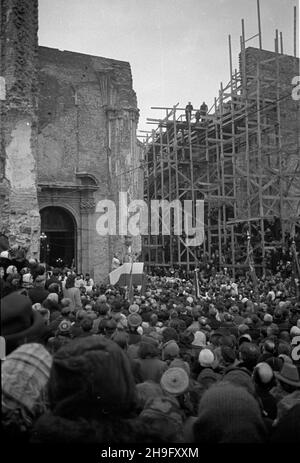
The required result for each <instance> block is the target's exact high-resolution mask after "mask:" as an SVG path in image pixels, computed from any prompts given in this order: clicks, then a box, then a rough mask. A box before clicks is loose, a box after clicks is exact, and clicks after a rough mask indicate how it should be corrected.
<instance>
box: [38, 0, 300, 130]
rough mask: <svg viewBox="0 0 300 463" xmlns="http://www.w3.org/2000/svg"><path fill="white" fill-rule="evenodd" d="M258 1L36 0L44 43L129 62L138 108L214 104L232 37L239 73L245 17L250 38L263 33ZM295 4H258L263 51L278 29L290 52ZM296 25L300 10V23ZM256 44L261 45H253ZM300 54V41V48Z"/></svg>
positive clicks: (293, 0)
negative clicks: (242, 19)
mask: <svg viewBox="0 0 300 463" xmlns="http://www.w3.org/2000/svg"><path fill="white" fill-rule="evenodd" d="M256 4H257V1H256V0H39V44H40V45H44V46H47V47H52V48H58V49H60V50H70V51H75V52H79V53H86V54H91V55H96V56H103V57H106V58H113V59H119V60H122V61H129V62H130V64H131V69H132V75H133V87H134V89H135V91H136V93H137V98H138V107H139V109H140V122H139V129H141V130H151V129H152V128H154V126H152V125H148V124H146V118H149V117H151V118H156V117H164V112H163V111H157V110H151V109H150V107H151V106H163V107H165V106H173V105H175V104H177V103H179V106H180V107H185V105H186V104H187V103H188V101H191V102H192V104H193V106H194V108H197V107H199V106H200V104H201V103H202V101H203V100H205V101H206V102H207V103H208V105H209V106H211V104H212V103H213V100H214V97H215V96H217V94H218V90H219V85H220V82H221V81H222V82H223V83H227V82H228V81H229V58H228V34H231V38H232V50H233V62H234V67H238V59H237V58H238V52H239V43H240V35H241V18H244V19H245V30H246V38H250V37H251V36H253V35H254V34H256V33H257V32H258V27H257V9H256ZM294 5H297V8H298V6H299V2H298V0H260V10H261V23H262V40H263V48H264V49H267V50H274V37H275V29H276V28H277V29H278V30H279V31H282V33H283V47H284V52H285V53H287V54H291V55H292V54H293V7H294ZM297 21H298V24H299V8H298V18H297ZM248 44H249V45H251V46H255V47H256V46H258V39H257V38H255V39H253V40H251V41H249V42H248ZM297 47H298V48H297V55H298V56H299V43H298V44H297Z"/></svg>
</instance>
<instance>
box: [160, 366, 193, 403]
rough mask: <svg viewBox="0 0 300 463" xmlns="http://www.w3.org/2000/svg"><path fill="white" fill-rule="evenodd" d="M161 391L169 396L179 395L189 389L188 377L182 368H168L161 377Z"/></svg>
mask: <svg viewBox="0 0 300 463" xmlns="http://www.w3.org/2000/svg"><path fill="white" fill-rule="evenodd" d="M160 385H161V387H162V389H163V390H164V391H165V392H167V393H169V394H171V395H175V396H176V395H181V394H183V393H184V392H185V391H186V390H187V389H188V387H189V377H188V374H187V372H186V371H185V370H184V369H183V368H179V367H172V368H168V370H166V371H165V372H164V374H163V375H162V377H161V380H160Z"/></svg>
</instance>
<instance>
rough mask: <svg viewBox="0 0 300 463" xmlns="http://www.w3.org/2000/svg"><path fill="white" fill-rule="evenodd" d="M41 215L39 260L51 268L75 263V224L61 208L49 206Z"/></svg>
mask: <svg viewBox="0 0 300 463" xmlns="http://www.w3.org/2000/svg"><path fill="white" fill-rule="evenodd" d="M40 214H41V251H40V260H41V262H45V263H46V264H48V265H51V266H53V267H64V266H67V267H71V266H75V263H76V251H75V250H76V222H75V219H74V217H73V215H72V214H71V213H70V212H69V211H67V210H66V209H64V208H62V207H55V206H49V207H45V208H44V209H42V210H41V211H40Z"/></svg>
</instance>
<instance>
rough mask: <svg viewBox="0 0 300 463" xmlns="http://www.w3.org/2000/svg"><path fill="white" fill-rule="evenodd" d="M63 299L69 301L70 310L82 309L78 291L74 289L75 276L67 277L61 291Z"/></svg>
mask: <svg viewBox="0 0 300 463" xmlns="http://www.w3.org/2000/svg"><path fill="white" fill-rule="evenodd" d="M63 293H64V297H66V298H68V299H71V301H72V306H71V307H72V310H73V311H77V310H80V309H82V304H81V298H80V290H79V289H78V288H75V275H69V276H68V277H67V281H66V284H65V287H64V289H63Z"/></svg>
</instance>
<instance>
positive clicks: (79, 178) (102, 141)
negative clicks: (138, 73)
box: [37, 47, 143, 280]
mask: <svg viewBox="0 0 300 463" xmlns="http://www.w3.org/2000/svg"><path fill="white" fill-rule="evenodd" d="M38 75H39V87H40V94H39V109H38V156H37V165H38V182H39V187H40V192H39V205H40V208H42V207H45V206H49V205H51V204H52V205H55V206H61V207H65V208H66V209H68V210H69V212H71V213H73V216H74V217H75V220H76V224H77V264H78V270H80V271H83V272H87V271H91V272H92V273H94V277H95V279H96V280H99V279H102V278H103V277H104V276H106V275H107V274H108V272H109V271H110V265H111V260H112V257H113V253H114V251H116V250H117V251H119V252H120V253H121V254H124V252H125V248H126V247H125V244H124V243H125V238H124V237H120V236H118V235H117V236H115V237H113V236H112V237H108V236H105V237H103V236H99V235H98V234H97V232H96V221H97V218H98V217H99V214H97V212H96V208H95V206H96V205H97V203H98V201H100V200H102V199H112V200H114V201H115V202H116V204H117V203H118V195H119V192H120V191H129V196H131V198H133V197H141V198H142V195H143V191H142V183H139V182H137V177H138V176H139V178H140V175H139V168H138V165H139V158H140V156H141V152H140V150H138V149H137V143H136V127H137V121H138V110H137V100H136V95H135V92H134V90H133V88H132V76H131V69H130V65H129V63H126V62H122V61H116V60H112V59H107V58H101V57H95V56H89V55H83V54H79V53H74V52H68V51H60V50H56V49H51V48H46V47H39V64H38ZM128 171H129V172H131V174H130V173H129V174H127V172H128ZM88 178H90V179H91V178H93V179H94V181H93V182H91V183H90V182H88V183H90V184H89V185H86V187H85V186H84V182H86V181H87V179H88ZM84 179H85V180H84ZM137 183H138V184H139V185H140V187H139V188H137ZM139 195H140V196H139ZM134 247H135V249H134V251H135V252H138V251H140V243H139V242H137V243H136V244H135V245H134Z"/></svg>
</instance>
